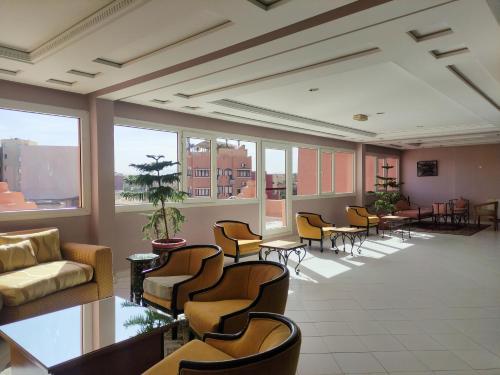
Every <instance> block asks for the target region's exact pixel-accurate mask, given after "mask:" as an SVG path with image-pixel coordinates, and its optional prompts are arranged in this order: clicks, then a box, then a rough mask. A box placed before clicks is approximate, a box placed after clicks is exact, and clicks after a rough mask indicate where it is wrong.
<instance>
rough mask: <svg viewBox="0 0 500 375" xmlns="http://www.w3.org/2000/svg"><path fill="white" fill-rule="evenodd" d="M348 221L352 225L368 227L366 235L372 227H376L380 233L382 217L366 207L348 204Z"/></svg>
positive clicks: (346, 209)
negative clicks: (373, 213)
mask: <svg viewBox="0 0 500 375" xmlns="http://www.w3.org/2000/svg"><path fill="white" fill-rule="evenodd" d="M345 211H346V216H347V222H348V223H349V225H350V226H351V227H356V228H366V235H368V234H369V233H370V228H372V227H375V228H376V230H377V233H378V224H379V222H380V219H379V217H378V216H377V215H372V214H370V213H369V212H368V210H367V209H366V208H365V207H361V206H347V207H346V208H345Z"/></svg>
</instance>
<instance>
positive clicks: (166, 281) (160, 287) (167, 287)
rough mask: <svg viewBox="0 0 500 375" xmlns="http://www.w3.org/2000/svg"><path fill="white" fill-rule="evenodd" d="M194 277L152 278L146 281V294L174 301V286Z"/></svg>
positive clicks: (144, 284)
mask: <svg viewBox="0 0 500 375" xmlns="http://www.w3.org/2000/svg"><path fill="white" fill-rule="evenodd" d="M192 277H193V276H192V275H177V276H152V277H146V278H145V279H144V283H143V288H144V292H145V293H148V294H152V295H153V296H155V297H157V298H161V299H168V300H171V299H172V290H173V289H174V285H175V284H178V283H180V282H182V281H184V280H187V279H190V278H192Z"/></svg>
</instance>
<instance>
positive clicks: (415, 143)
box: [407, 142, 422, 147]
mask: <svg viewBox="0 0 500 375" xmlns="http://www.w3.org/2000/svg"><path fill="white" fill-rule="evenodd" d="M407 145H408V146H413V147H420V146H422V142H413V143H407Z"/></svg>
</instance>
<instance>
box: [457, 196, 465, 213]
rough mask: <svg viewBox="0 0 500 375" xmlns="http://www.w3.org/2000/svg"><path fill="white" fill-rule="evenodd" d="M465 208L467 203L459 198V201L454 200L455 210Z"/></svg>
mask: <svg viewBox="0 0 500 375" xmlns="http://www.w3.org/2000/svg"><path fill="white" fill-rule="evenodd" d="M466 207H467V201H466V200H465V199H463V198H462V197H460V198H459V199H457V200H456V202H455V208H456V209H464V210H465V208H466Z"/></svg>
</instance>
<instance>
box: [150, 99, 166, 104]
mask: <svg viewBox="0 0 500 375" xmlns="http://www.w3.org/2000/svg"><path fill="white" fill-rule="evenodd" d="M151 103H156V104H167V103H170V100H161V99H152V100H151Z"/></svg>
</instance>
